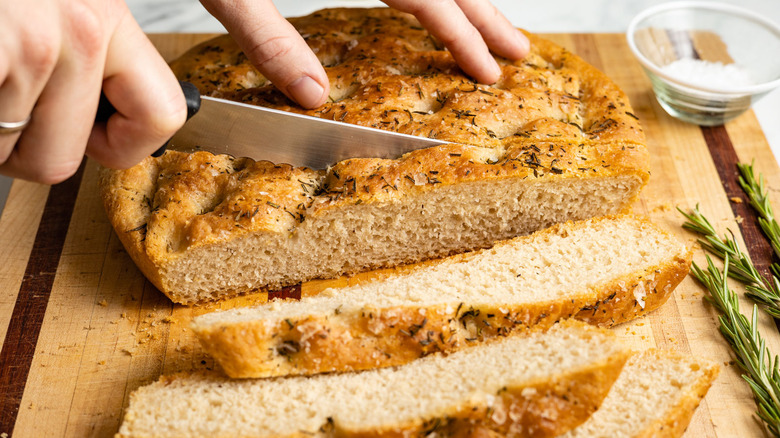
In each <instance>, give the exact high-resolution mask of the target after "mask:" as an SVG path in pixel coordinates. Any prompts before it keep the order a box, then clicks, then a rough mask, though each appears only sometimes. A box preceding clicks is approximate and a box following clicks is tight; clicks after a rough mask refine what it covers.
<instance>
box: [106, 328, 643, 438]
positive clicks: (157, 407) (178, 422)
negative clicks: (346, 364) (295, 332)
mask: <svg viewBox="0 0 780 438" xmlns="http://www.w3.org/2000/svg"><path fill="white" fill-rule="evenodd" d="M629 356H630V352H629V351H628V350H627V349H626V347H625V346H623V345H622V344H621V343H620V342H617V339H616V338H615V337H614V335H613V334H612V333H610V332H608V331H606V330H603V329H598V328H595V327H591V326H586V325H583V324H568V325H557V326H556V327H554V328H552V329H550V330H549V331H547V332H542V331H536V332H533V333H530V334H529V335H528V336H512V337H508V338H503V339H499V340H495V341H494V342H490V343H485V344H482V345H480V346H477V347H473V348H467V349H464V350H461V351H459V352H456V353H453V354H451V355H449V356H443V355H431V356H428V357H426V358H423V359H420V360H418V361H415V362H413V363H410V364H407V365H404V366H401V367H396V368H384V369H380V370H371V371H363V372H357V373H341V374H326V375H319V376H313V377H289V378H278V379H260V380H231V379H227V378H224V377H220V376H218V375H216V374H214V373H211V374H178V375H174V376H171V377H163V378H161V379H160V380H159V381H158V382H156V383H152V384H151V385H148V386H145V387H142V388H139V389H138V390H136V391H135V392H134V393H133V394H131V396H130V404H129V407H128V408H127V410H126V411H125V418H124V421H123V423H122V426H121V428H120V430H119V434H118V436H120V437H128V438H129V437H151V436H155V437H161V438H162V437H181V438H183V437H202V436H209V437H238V436H240V437H292V436H298V437H303V436H386V437H395V436H397V437H402V436H433V435H431V434H432V433H434V432H435V433H436V436H449V435H452V434H454V433H455V432H456V431H458V430H460V429H462V428H463V426H465V425H468V424H475V425H479V426H480V427H484V428H485V429H487V430H491V431H495V432H498V433H501V434H506V435H509V436H534V437H549V436H555V435H558V434H560V433H564V432H566V431H567V430H570V429H571V428H573V427H575V426H577V425H578V424H580V423H582V422H583V421H585V419H587V417H588V416H589V415H590V414H592V412H594V411H595V410H596V409H597V408H598V406H599V405H600V404H601V401H602V399H603V398H604V396H606V394H607V392H608V391H609V388H610V386H611V385H612V383H613V382H614V380H615V379H616V378H617V376H618V374H619V373H620V369H621V368H622V366H623V364H624V362H625V361H626V360H627V359H628V357H629Z"/></svg>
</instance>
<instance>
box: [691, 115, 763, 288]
mask: <svg viewBox="0 0 780 438" xmlns="http://www.w3.org/2000/svg"><path fill="white" fill-rule="evenodd" d="M701 132H702V134H704V140H705V141H706V142H707V147H708V148H709V150H710V155H711V156H712V160H713V161H714V162H715V168H716V169H717V170H718V176H719V177H720V182H721V184H723V190H725V191H726V196H728V197H729V204H730V205H731V211H733V212H734V216H735V217H738V218H742V220H741V221H740V220H738V221H737V224H738V225H739V230H740V231H741V232H742V237H743V239H744V241H745V246H747V248H746V249H747V252H748V254H749V255H750V259H751V260H752V261H753V264H755V265H756V268H757V269H758V271H759V272H760V273H761V274H762V275H764V276H765V277H769V275H770V271H769V266H770V265H771V264H772V247H771V246H770V244H769V241H768V240H767V239H766V237H764V235H763V233H762V232H761V228H759V225H758V215H757V214H756V212H755V211H754V210H753V208H752V207H751V206H750V204H749V203H748V202H749V200H748V197H747V195H746V194H745V192H744V191H742V187H740V186H739V170H737V163H739V157H738V156H737V151H736V150H734V145H733V144H732V143H731V138H729V133H728V132H727V131H726V128H725V127H724V126H722V125H721V126H713V127H705V126H702V128H701ZM735 199H740V200H741V201H742V202H739V201H737V202H734V200H735Z"/></svg>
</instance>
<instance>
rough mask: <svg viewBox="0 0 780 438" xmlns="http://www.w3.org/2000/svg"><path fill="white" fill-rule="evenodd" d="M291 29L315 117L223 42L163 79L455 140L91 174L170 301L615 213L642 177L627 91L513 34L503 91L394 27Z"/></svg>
mask: <svg viewBox="0 0 780 438" xmlns="http://www.w3.org/2000/svg"><path fill="white" fill-rule="evenodd" d="M291 22H292V23H293V25H294V26H296V27H297V28H298V30H299V32H300V33H301V34H302V35H303V37H304V38H305V39H306V41H307V42H308V43H309V45H310V46H311V47H312V49H313V50H314V51H315V53H316V54H317V56H318V57H319V58H320V60H321V61H322V63H323V65H324V66H325V69H326V71H327V73H328V76H329V78H330V81H331V96H330V99H329V102H328V103H327V104H325V105H324V106H322V107H320V108H317V109H315V110H309V111H307V110H303V109H301V108H300V107H297V106H295V105H294V104H292V103H291V102H290V101H289V100H287V99H286V98H285V97H284V96H283V95H282V94H281V93H279V92H278V91H276V90H275V89H274V87H273V86H272V85H271V84H269V83H268V81H267V80H266V79H265V78H263V77H262V76H261V75H260V74H259V73H257V72H256V71H255V70H254V68H253V67H251V65H250V63H249V62H248V60H247V58H246V57H245V56H244V55H243V54H242V53H241V52H240V50H239V49H238V47H237V46H236V44H235V43H234V42H233V41H232V40H231V39H230V38H229V37H228V36H224V37H218V38H216V39H214V40H211V41H207V42H205V43H203V44H200V45H199V46H196V47H194V48H193V49H191V50H190V51H188V52H187V53H185V54H184V55H183V56H182V57H181V58H179V59H178V60H176V61H174V62H173V64H172V68H173V69H174V71H175V72H176V74H177V75H178V76H179V77H180V78H181V79H185V80H189V81H191V82H194V83H195V84H196V85H197V86H198V87H199V89H200V91H201V92H202V93H204V94H209V95H213V96H219V97H223V98H227V99H234V100H239V101H242V102H247V103H253V104H258V105H265V106H271V107H275V108H280V109H283V110H288V111H295V112H300V113H306V114H309V115H313V116H317V117H326V118H331V119H335V120H340V121H344V122H347V123H355V124H360V125H366V126H373V127H376V128H380V129H388V130H393V131H398V132H402V133H407V134H414V135H421V136H429V137H436V138H438V139H443V140H447V141H451V142H453V144H448V145H444V146H439V147H434V148H430V149H423V150H418V151H415V152H412V153H409V154H407V155H405V156H403V157H399V158H398V159H395V160H385V159H375V158H355V159H350V160H346V161H343V162H340V163H336V164H334V166H333V167H331V168H330V169H328V170H327V171H315V170H311V169H307V168H292V167H291V166H289V165H285V164H282V163H270V162H264V161H253V160H249V159H245V158H233V157H228V156H214V155H211V154H208V153H196V154H192V155H189V154H183V153H177V152H170V151H169V152H167V153H166V154H165V155H164V156H162V157H160V158H148V159H146V160H145V161H144V162H142V163H141V164H139V165H138V166H135V167H133V168H131V169H128V170H122V171H115V170H104V171H103V173H102V175H101V186H102V197H103V201H104V204H105V207H106V210H107V212H108V216H109V218H110V220H111V222H112V224H113V226H114V228H115V230H116V232H117V234H118V235H119V238H120V239H121V240H122V242H123V244H124V245H125V247H126V248H127V250H128V252H129V253H130V255H131V256H132V257H133V259H134V260H135V262H136V263H137V264H138V266H139V267H140V268H141V270H142V271H143V272H144V274H145V275H146V276H147V277H148V278H149V279H150V280H151V281H152V282H153V283H154V284H155V286H157V287H158V288H159V289H160V290H161V291H163V292H164V293H165V294H167V295H168V296H169V297H170V298H171V299H172V300H173V301H176V302H180V303H193V302H197V301H203V300H209V299H216V298H220V297H225V296H232V295H235V294H238V293H242V292H247V291H252V290H255V289H260V288H267V289H275V288H280V287H284V286H288V285H294V284H297V283H299V282H303V281H306V280H310V279H313V278H328V277H336V276H339V275H342V274H351V273H356V272H359V271H364V270H368V269H373V268H380V267H389V266H396V265H399V264H403V263H411V262H416V261H419V260H423V259H428V258H433V257H440V256H445V255H448V254H453V253H458V252H463V251H467V250H473V249H477V248H485V247H489V246H490V245H492V244H493V242H495V241H497V240H501V239H508V238H512V237H515V236H518V235H522V234H528V233H530V232H533V231H536V230H538V229H541V228H545V227H547V226H550V225H552V224H555V223H560V222H565V221H568V220H579V219H585V218H590V217H594V216H601V215H605V214H616V213H621V212H625V211H626V210H627V209H629V208H630V204H631V203H632V201H633V200H634V199H635V198H636V196H637V195H638V193H639V190H640V189H641V187H642V186H643V185H644V183H645V182H646V180H647V178H648V175H649V173H648V171H649V170H648V155H647V150H646V148H645V145H644V141H645V140H644V135H643V133H642V131H641V128H640V127H639V123H638V121H637V119H636V116H634V115H633V114H632V113H631V108H630V106H629V103H628V99H627V98H626V96H625V95H624V94H623V93H622V92H621V91H620V90H619V89H618V87H617V86H616V85H615V84H614V83H613V82H611V81H610V80H609V79H608V78H607V77H606V76H605V75H604V74H602V73H601V72H599V71H598V70H597V69H595V68H594V67H592V66H590V65H588V64H587V63H585V62H584V61H583V60H582V59H580V58H579V57H577V56H576V55H573V54H572V53H570V52H568V51H566V50H565V49H563V48H561V47H559V46H557V45H555V44H552V43H550V42H549V41H546V40H543V39H541V38H538V37H535V36H533V35H529V37H530V40H531V54H530V55H529V56H528V57H526V58H525V59H523V60H519V61H508V60H505V59H498V61H499V63H500V65H501V68H502V76H501V79H500V80H499V81H498V82H497V83H496V84H492V85H483V84H477V83H475V82H473V81H472V80H471V79H470V78H468V77H467V76H465V75H464V74H463V73H462V72H461V70H460V69H459V68H458V67H457V65H456V64H455V62H454V60H453V59H452V56H451V55H450V53H449V52H448V51H446V50H444V49H443V48H442V46H441V45H440V44H439V43H438V42H437V41H436V40H435V39H434V38H432V37H431V36H430V35H429V34H428V33H427V32H426V31H425V30H424V29H423V28H422V27H420V25H419V23H418V22H417V21H416V20H415V19H414V18H413V17H412V16H410V15H407V14H403V13H399V12H396V11H393V10H391V9H332V10H323V11H320V12H316V13H314V14H312V15H309V16H307V17H302V18H295V19H291ZM258 141H263V140H262V139H258Z"/></svg>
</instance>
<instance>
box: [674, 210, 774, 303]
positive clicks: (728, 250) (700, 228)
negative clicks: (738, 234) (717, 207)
mask: <svg viewBox="0 0 780 438" xmlns="http://www.w3.org/2000/svg"><path fill="white" fill-rule="evenodd" d="M677 211H679V212H680V213H682V215H683V216H685V218H686V219H687V221H686V222H685V223H683V228H685V229H688V230H691V231H693V232H695V233H698V234H700V235H702V237H703V238H702V239H698V240H699V244H700V245H701V246H702V248H704V249H706V250H707V251H709V252H711V253H713V254H715V255H716V256H718V257H719V258H721V259H722V260H724V261H725V260H728V270H727V272H728V275H730V276H731V278H734V279H735V280H738V281H741V282H742V283H745V285H746V286H745V290H746V291H747V293H746V295H747V296H748V297H750V298H751V299H752V300H753V301H755V302H757V303H759V304H761V305H762V306H763V308H764V310H766V312H767V313H769V314H770V315H772V316H773V317H775V318H780V280H778V277H780V266H778V265H777V264H776V263H773V264H772V266H771V270H772V278H771V280H768V279H766V278H764V276H763V275H761V273H759V272H758V269H756V267H755V265H753V262H751V261H750V259H749V258H748V256H747V255H746V254H745V253H744V252H742V251H741V250H740V249H739V245H738V244H737V241H736V240H735V239H734V235H733V234H732V233H731V230H729V231H728V234H726V235H724V236H723V237H722V238H721V237H720V236H718V233H717V232H716V231H715V228H713V226H712V224H710V222H709V221H708V220H707V218H705V217H704V216H703V215H702V214H701V212H700V211H699V206H698V205H697V206H696V208H694V209H693V211H692V212H691V213H685V212H684V211H682V210H680V209H679V208H678V209H677Z"/></svg>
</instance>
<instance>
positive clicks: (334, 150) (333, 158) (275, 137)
mask: <svg viewBox="0 0 780 438" xmlns="http://www.w3.org/2000/svg"><path fill="white" fill-rule="evenodd" d="M182 89H183V90H184V94H185V96H186V97H187V104H188V109H189V111H188V118H189V120H188V121H187V123H185V124H184V126H183V127H182V128H181V129H180V130H179V131H178V132H177V133H176V134H175V135H174V136H173V138H171V140H170V141H169V142H168V144H167V147H168V148H170V149H173V150H178V151H185V152H193V151H199V150H204V151H209V152H212V153H215V154H229V155H232V156H234V157H249V158H253V159H255V160H268V161H271V162H274V163H277V164H280V163H287V164H292V165H293V166H305V167H310V168H312V169H325V168H327V167H328V166H329V165H332V164H334V163H336V162H338V161H341V160H344V159H348V158H357V157H376V158H397V157H399V156H401V155H403V154H405V153H406V152H410V151H413V150H416V149H422V148H426V147H431V146H436V145H441V144H445V143H447V142H445V141H441V140H435V139H431V138H426V137H416V136H413V135H406V134H399V133H396V132H391V131H383V130H381V129H374V128H368V127H365V126H358V125H351V124H347V123H342V122H336V121H333V120H327V119H321V118H318V117H311V116H305V115H301V114H295V113H289V112H286V111H280V110H275V109H270V108H264V107H259V106H254V105H247V104H244V103H239V102H233V101H229V100H224V99H217V98H213V97H207V96H198V91H197V88H195V86H194V85H192V84H190V83H187V82H182ZM198 102H199V105H198ZM198 106H199V108H198ZM105 119H107V117H105V118H104V120H105ZM163 150H164V149H163ZM163 150H161V151H158V152H159V153H160V154H161V153H162V151H163Z"/></svg>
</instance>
